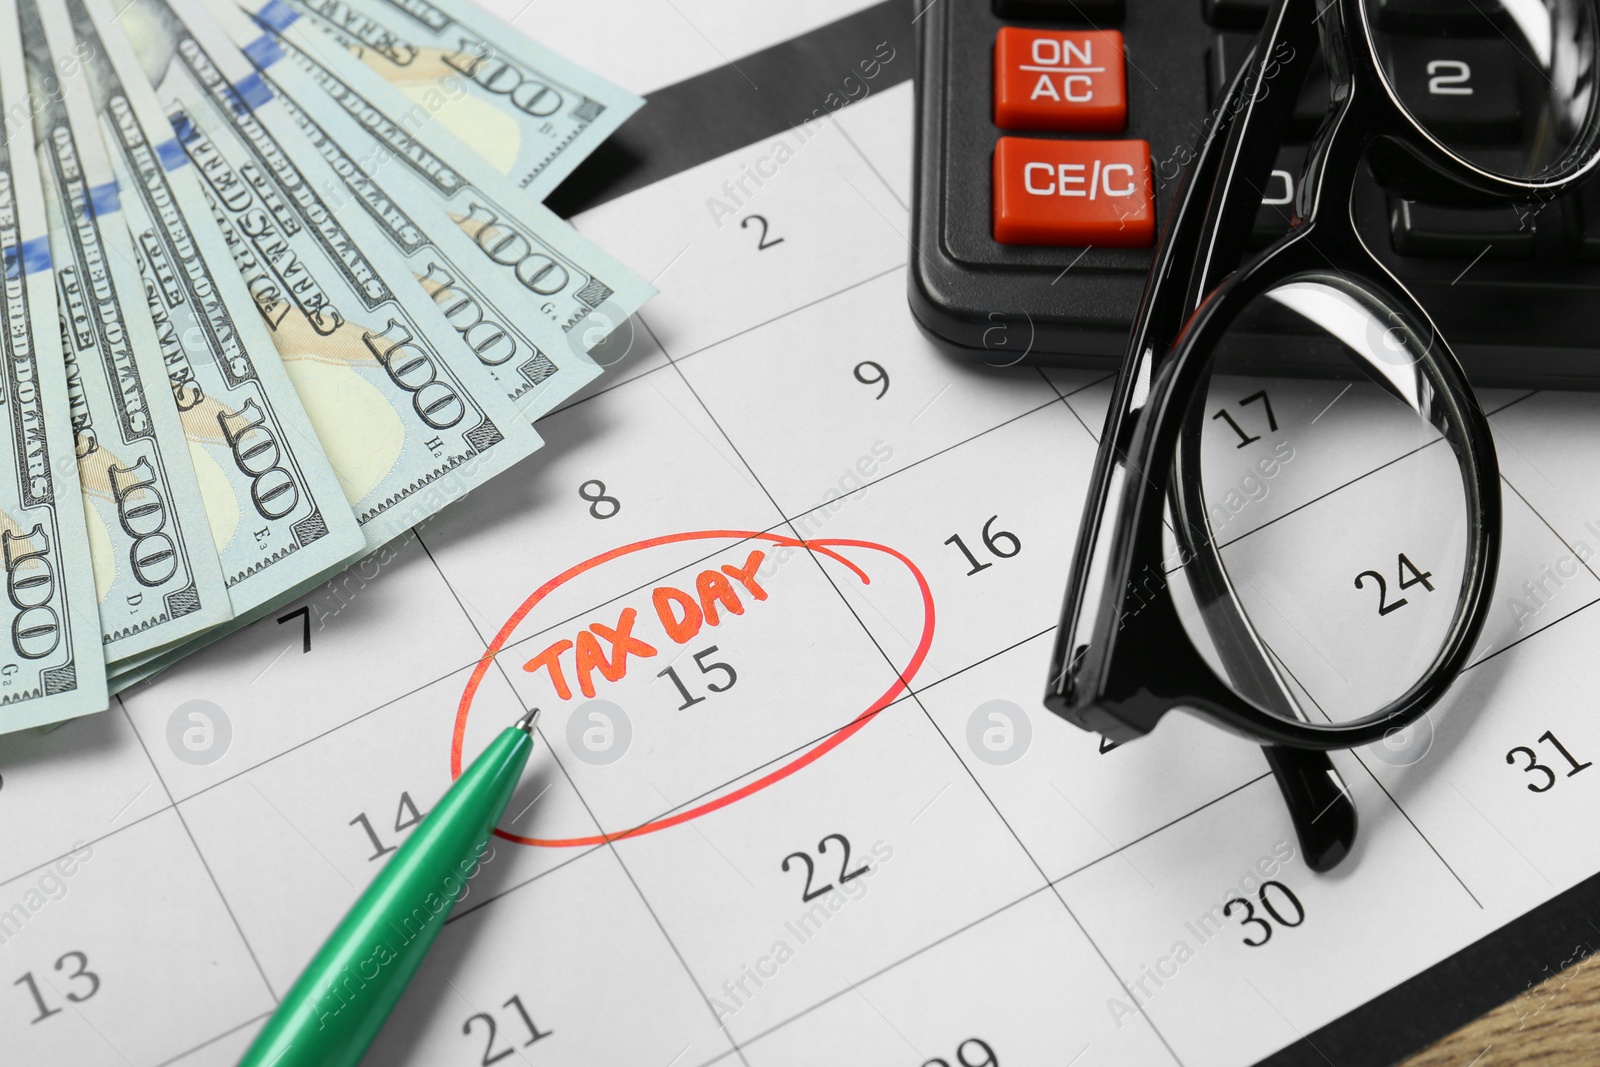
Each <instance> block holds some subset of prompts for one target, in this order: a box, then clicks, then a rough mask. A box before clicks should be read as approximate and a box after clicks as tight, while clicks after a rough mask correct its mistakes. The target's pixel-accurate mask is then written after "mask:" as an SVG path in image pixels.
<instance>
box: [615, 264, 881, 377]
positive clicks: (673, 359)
mask: <svg viewBox="0 0 1600 1067" xmlns="http://www.w3.org/2000/svg"><path fill="white" fill-rule="evenodd" d="M905 269H906V261H905V260H903V259H902V260H900V261H899V262H898V263H896V264H894V265H893V266H891V267H885V268H884V269H883V270H880V271H877V272H875V273H873V274H869V275H867V276H866V277H865V278H859V279H857V280H856V281H853V282H851V283H850V284H849V285H845V286H841V287H840V288H838V289H835V290H833V291H832V292H829V293H824V294H823V295H822V296H819V297H816V298H815V299H812V300H808V301H806V302H805V303H804V304H797V305H795V306H794V307H792V308H788V309H786V310H784V311H781V312H779V313H778V314H776V315H773V316H771V317H770V318H766V319H762V320H761V321H760V322H757V323H752V324H751V325H749V326H743V327H740V329H739V330H738V331H736V332H734V333H730V334H728V336H726V337H719V338H717V339H716V340H715V341H708V342H707V343H705V344H703V345H701V346H700V347H699V348H691V349H689V351H687V352H684V353H683V354H682V355H678V356H674V355H671V354H670V353H668V352H667V348H666V345H664V344H662V343H661V338H660V337H659V336H658V335H657V334H656V332H655V330H654V329H651V328H650V327H648V326H646V329H649V330H650V336H651V338H652V339H653V340H654V341H655V343H656V345H657V346H658V347H659V348H660V349H661V352H662V354H663V355H665V356H666V357H667V361H668V362H669V363H679V362H682V361H685V360H690V359H693V358H694V357H695V356H698V355H702V354H703V353H706V352H709V351H711V350H712V349H713V348H720V347H721V346H723V345H725V344H727V343H728V342H729V341H736V340H738V339H739V338H741V337H743V336H745V335H746V334H749V333H754V332H755V331H756V330H760V329H765V328H766V327H768V326H771V325H772V324H773V323H775V322H782V321H783V320H784V319H787V318H792V317H793V316H795V315H798V314H799V313H800V312H802V311H806V310H808V309H810V308H814V307H816V306H817V305H818V304H825V303H827V302H828V301H830V300H832V299H834V298H835V297H839V296H843V295H844V294H845V293H849V292H853V291H854V290H856V289H860V288H861V287H862V286H865V285H870V284H872V283H873V282H875V281H877V280H878V279H879V278H884V277H887V276H888V275H890V274H894V273H896V272H897V271H903V270H905ZM634 318H636V319H638V320H639V321H640V322H641V323H644V322H645V321H646V320H645V317H644V312H642V311H641V312H637V313H635V315H634ZM633 380H635V379H632V378H630V379H628V381H633ZM618 384H619V385H627V384H628V382H619V383H618Z"/></svg>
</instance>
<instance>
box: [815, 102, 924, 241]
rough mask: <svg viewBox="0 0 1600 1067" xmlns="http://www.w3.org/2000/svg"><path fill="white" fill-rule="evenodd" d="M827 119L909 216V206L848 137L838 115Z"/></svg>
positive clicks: (874, 164)
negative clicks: (831, 121)
mask: <svg viewBox="0 0 1600 1067" xmlns="http://www.w3.org/2000/svg"><path fill="white" fill-rule="evenodd" d="M829 118H831V119H832V120H833V128H834V129H836V130H838V131H839V134H840V136H842V137H843V138H844V139H845V142H846V143H847V144H849V145H850V147H851V148H853V149H854V150H855V153H856V155H858V156H860V157H861V162H863V163H865V164H866V165H867V169H868V170H870V171H871V172H872V176H873V177H874V178H877V179H878V181H879V183H880V184H882V186H883V188H884V190H885V191H886V192H887V193H888V194H889V195H890V196H892V197H894V202H895V203H897V204H899V205H900V209H901V210H902V211H904V212H906V214H907V215H908V216H909V215H910V213H911V205H910V204H908V203H906V202H905V201H904V200H902V199H900V194H899V193H897V192H896V191H895V188H894V186H892V185H890V184H889V179H888V178H885V177H884V176H883V172H882V171H880V170H879V169H878V165H877V164H876V163H874V162H873V161H872V160H871V159H870V158H868V156H867V154H866V153H865V152H863V151H862V150H861V146H860V145H858V144H856V139H855V138H854V137H851V136H850V131H849V130H847V129H845V127H844V123H842V122H840V121H839V117H838V115H830V116H829ZM908 221H909V219H908Z"/></svg>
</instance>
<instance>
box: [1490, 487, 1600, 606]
mask: <svg viewBox="0 0 1600 1067" xmlns="http://www.w3.org/2000/svg"><path fill="white" fill-rule="evenodd" d="M1500 480H1501V481H1502V482H1505V483H1506V488H1507V489H1510V490H1511V491H1512V492H1513V493H1516V494H1517V499H1518V500H1520V501H1522V502H1523V503H1524V504H1526V505H1527V506H1528V510H1529V511H1531V512H1533V516H1534V518H1536V519H1538V520H1539V521H1540V522H1542V523H1543V524H1544V528H1545V529H1547V530H1549V531H1550V532H1551V533H1552V534H1554V535H1555V538H1556V540H1557V541H1560V542H1561V544H1562V545H1563V546H1564V547H1565V548H1566V550H1567V551H1568V552H1570V553H1572V556H1573V558H1574V559H1576V560H1577V561H1578V565H1579V566H1581V567H1582V568H1583V569H1584V570H1586V571H1588V572H1589V573H1590V574H1591V575H1593V576H1594V577H1595V578H1600V574H1596V573H1595V569H1594V568H1593V567H1591V566H1589V561H1588V560H1586V559H1583V558H1582V557H1581V556H1579V555H1578V550H1577V548H1576V547H1575V546H1574V545H1573V544H1572V542H1570V541H1568V540H1567V539H1566V538H1565V537H1563V536H1561V531H1559V530H1557V529H1556V528H1555V527H1554V526H1552V525H1551V524H1550V520H1549V519H1547V518H1545V517H1544V513H1543V512H1541V511H1540V510H1539V509H1538V508H1536V507H1534V506H1533V501H1531V500H1529V499H1528V498H1527V497H1525V496H1523V495H1522V490H1520V489H1518V488H1517V487H1516V486H1515V485H1513V484H1512V482H1511V479H1510V478H1508V477H1506V476H1505V475H1504V474H1502V475H1501V476H1500ZM1563 617H1565V616H1563ZM1560 621H1561V620H1560V619H1557V620H1556V622H1560ZM1550 625H1551V626H1554V625H1555V623H1554V622H1553V623H1551V624H1550ZM1546 629H1548V627H1546Z"/></svg>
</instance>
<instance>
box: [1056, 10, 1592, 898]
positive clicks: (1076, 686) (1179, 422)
mask: <svg viewBox="0 0 1600 1067" xmlns="http://www.w3.org/2000/svg"><path fill="white" fill-rule="evenodd" d="M1319 2H1320V6H1319ZM1390 3H1392V0H1276V3H1275V4H1274V6H1273V8H1272V10H1271V13H1270V14H1269V16H1268V18H1267V22H1266V27H1265V29H1263V31H1262V33H1261V36H1260V37H1259V38H1258V39H1257V41H1256V45H1255V49H1254V51H1253V53H1252V55H1251V58H1250V60H1249V61H1247V62H1246V63H1245V64H1244V65H1243V67H1242V68H1241V70H1240V72H1239V74H1238V75H1237V76H1236V78H1235V79H1234V81H1233V84H1232V85H1231V86H1230V88H1229V90H1228V92H1227V94H1226V96H1225V98H1224V102H1223V104H1222V105H1221V106H1220V107H1219V109H1218V111H1217V113H1216V114H1215V115H1214V116H1213V118H1212V121H1211V122H1210V124H1209V125H1208V128H1207V131H1206V134H1205V136H1204V137H1203V138H1202V139H1201V142H1200V144H1199V146H1198V149H1197V151H1196V152H1195V153H1194V155H1193V156H1192V158H1191V160H1190V162H1189V163H1188V165H1187V166H1186V168H1185V171H1184V175H1183V178H1182V181H1181V184H1180V186H1179V188H1178V192H1177V196H1176V203H1175V207H1174V209H1173V212H1172V214H1171V216H1170V217H1169V218H1168V220H1167V222H1166V225H1165V228H1164V230H1163V232H1162V236H1161V240H1160V244H1159V246H1158V248H1157V252H1156V257H1155V262H1154V264H1153V266H1152V268H1151V272H1150V278H1149V282H1148V283H1147V286H1146V290H1145V295H1144V299H1143V301H1142V303H1141V305H1140V308H1139V312H1138V315H1137V317H1136V319H1135V323H1134V328H1133V332H1132V334H1131V337H1130V341H1129V346H1128V354H1127V357H1126V359H1125V360H1124V362H1123V365H1122V370H1121V373H1120V375H1119V378H1118V381H1117V387H1116V391H1115V393H1114V395H1113V398H1112V402H1111V407H1110V410H1109V412H1108V414H1107V417H1106V427H1105V432H1104V434H1103V435H1102V438H1101V443H1100V452H1099V456H1098V458H1097V460H1096V464H1095V471H1094V477H1093V479H1092V481H1091V485H1090V491H1089V497H1088V501H1087V503H1086V506H1085V509H1084V518H1083V525H1082V527H1081V529H1080V532H1079V538H1078V546H1077V551H1076V555H1075V557H1074V566H1073V572H1072V578H1071V581H1070V585H1069V587H1068V589H1067V595H1066V604H1065V607H1064V610H1063V616H1062V624H1061V627H1060V629H1059V631H1058V636H1057V643H1056V648H1055V655H1054V660H1053V663H1052V668H1051V675H1050V680H1049V688H1048V690H1047V693H1046V696H1045V703H1046V705H1047V706H1048V707H1049V708H1050V709H1051V710H1052V711H1054V712H1056V713H1057V714H1058V715H1061V716H1063V717H1064V718H1066V719H1067V720H1069V721H1070V722H1073V723H1075V724H1077V725H1078V726H1081V727H1083V728H1084V729H1087V730H1093V731H1097V732H1099V733H1100V734H1102V735H1104V736H1106V737H1107V738H1110V739H1112V740H1116V741H1125V740H1130V739H1132V738H1135V737H1138V736H1139V735H1141V734H1145V733H1148V732H1149V731H1150V730H1151V729H1152V728H1154V726H1155V725H1156V723H1157V721H1158V720H1159V719H1160V718H1161V717H1162V716H1163V715H1165V714H1166V713H1167V712H1168V711H1171V710H1173V709H1174V708H1182V709H1185V710H1188V711H1190V712H1192V713H1194V714H1197V715H1199V716H1201V717H1202V718H1205V719H1208V720H1210V721H1211V722H1213V723H1215V724H1216V725H1219V726H1222V727H1224V728H1226V729H1229V730H1232V731H1233V732H1235V733H1238V734H1241V735H1243V736H1245V737H1247V738H1250V739H1251V740H1254V741H1258V742H1260V743H1262V744H1263V745H1264V746H1266V748H1265V751H1266V755H1267V760H1268V763H1269V765H1270V766H1271V768H1272V770H1273V772H1274V774H1275V775H1276V777H1277V780H1278V784H1279V787H1280V788H1281V790H1282V792H1283V795H1284V799H1285V800H1286V802H1287V803H1288V805H1289V809H1290V813H1291V815H1292V817H1293V820H1294V824H1295V829H1296V832H1297V834H1298V836H1299V838H1300V842H1301V846H1302V851H1303V855H1304V856H1305V858H1306V861H1307V863H1308V864H1309V865H1310V866H1311V867H1312V868H1313V869H1315V870H1327V869H1329V868H1331V867H1333V866H1334V865H1335V864H1337V863H1338V862H1339V861H1340V860H1341V859H1343V858H1344V856H1345V855H1347V854H1348V853H1349V851H1350V848H1351V846H1352V844H1353V842H1354V839H1355V832H1356V811H1355V806H1354V804H1353V802H1352V801H1351V799H1350V797H1349V794H1348V792H1347V791H1346V789H1345V787H1344V784H1343V782H1342V781H1341V780H1340V779H1339V776H1338V773H1337V772H1336V771H1335V769H1334V767H1333V764H1332V762H1331V761H1330V760H1329V758H1328V755H1327V750H1329V749H1337V748H1350V747H1354V746H1359V745H1366V744H1371V743H1374V742H1379V741H1382V740H1383V739H1384V738H1385V737H1386V736H1387V735H1390V734H1392V733H1393V732H1394V731H1397V730H1401V729H1403V728H1404V727H1406V726H1407V725H1409V724H1410V723H1412V722H1414V721H1415V720H1416V719H1418V718H1419V717H1420V716H1421V715H1422V714H1423V713H1424V712H1425V711H1426V710H1427V709H1428V707H1429V706H1430V705H1432V704H1433V703H1434V702H1435V701H1436V700H1438V698H1439V697H1440V696H1441V695H1442V694H1443V693H1444V692H1445V690H1446V689H1447V688H1448V687H1449V686H1450V685H1451V683H1452V682H1454V680H1455V678H1456V676H1457V675H1458V674H1459V673H1460V672H1461V670H1462V668H1463V667H1464V666H1465V665H1466V662H1467V660H1468V657H1469V656H1470V654H1471V652H1472V650H1473V645H1474V642H1475V641H1476V640H1477V638H1478V635H1479V633H1480V632H1481V630H1482V629H1483V625H1484V622H1485V619H1486V618H1487V615H1488V612H1489V609H1490V602H1491V596H1492V593H1493V585H1494V577H1495V571H1496V568H1497V565H1498V561H1499V550H1500V485H1499V471H1498V466H1497V463H1496V459H1495V450H1494V444H1493V441H1492V439H1491V437H1490V432H1489V425H1488V422H1487V420H1486V419H1485V417H1484V415H1483V412H1482V410H1481V409H1480V408H1479V407H1478V405H1477V402H1476V400H1475V399H1474V396H1473V393H1472V390H1471V388H1470V387H1469V386H1468V384H1467V381H1466V378H1465V376H1464V375H1463V373H1462V371H1461V367H1460V364H1459V363H1458V362H1457V361H1456V358H1455V356H1454V354H1453V353H1452V352H1451V350H1450V347H1449V345H1448V343H1446V341H1445V340H1444V338H1442V337H1440V336H1439V335H1438V333H1437V332H1436V330H1435V329H1434V326H1433V323H1432V320H1431V319H1430V318H1429V317H1428V314H1427V312H1426V311H1425V310H1424V309H1423V308H1422V306H1421V305H1420V304H1419V303H1418V302H1417V300H1416V299H1415V298H1414V297H1413V296H1412V295H1411V293H1410V292H1408V291H1407V290H1406V288H1405V286H1403V285H1402V284H1401V283H1400V282H1399V281H1398V280H1397V279H1396V278H1395V277H1394V275H1393V274H1391V273H1390V272H1389V271H1388V270H1387V269H1386V268H1385V267H1384V266H1383V264H1382V263H1381V262H1380V260H1379V259H1378V258H1377V257H1376V256H1375V255H1374V254H1373V252H1372V251H1371V250H1370V249H1368V248H1367V246H1366V245H1365V244H1364V243H1363V242H1362V240H1361V238H1360V236H1359V235H1358V231H1357V228H1356V225H1355V211H1356V203H1355V192H1356V188H1357V177H1358V175H1359V172H1360V168H1362V167H1363V166H1370V167H1371V169H1372V171H1373V173H1374V174H1375V175H1376V176H1377V177H1378V179H1379V181H1380V183H1381V184H1382V185H1383V186H1384V187H1385V188H1386V189H1387V190H1388V191H1389V192H1390V193H1391V194H1392V195H1395V196H1398V197H1405V198H1411V199H1423V200H1429V201H1433V202H1442V203H1450V204H1457V205H1494V204H1506V203H1514V204H1521V205H1523V210H1524V211H1525V212H1527V213H1535V212H1537V211H1539V210H1540V209H1542V208H1543V207H1544V206H1545V205H1547V204H1548V203H1549V202H1550V201H1551V200H1552V199H1553V198H1554V197H1556V196H1558V195H1560V194H1561V193H1563V192H1565V191H1567V190H1569V189H1571V188H1573V187H1574V186H1575V185H1576V184H1577V183H1579V182H1580V181H1582V180H1583V179H1584V178H1585V177H1586V176H1587V175H1588V174H1589V173H1590V172H1591V171H1592V170H1594V169H1595V167H1596V165H1597V160H1600V108H1597V101H1596V85H1595V77H1596V74H1597V70H1596V62H1595V61H1596V42H1597V34H1596V22H1597V10H1596V0H1463V3H1462V5H1461V6H1462V9H1463V10H1462V15H1461V20H1460V21H1461V22H1462V25H1463V27H1465V28H1466V29H1467V31H1468V32H1469V33H1470V32H1474V31H1476V32H1478V33H1480V34H1482V35H1483V36H1485V37H1488V38H1491V39H1493V40H1495V41H1501V40H1503V41H1504V42H1505V47H1504V49H1503V55H1504V57H1505V62H1504V63H1503V64H1497V67H1496V69H1495V70H1494V71H1492V72H1485V71H1480V72H1479V74H1478V76H1477V77H1476V78H1475V77H1474V73H1473V70H1472V68H1471V65H1470V63H1469V62H1468V61H1466V60H1450V59H1437V58H1434V59H1431V60H1430V61H1429V62H1428V63H1427V64H1426V67H1425V68H1424V69H1421V70H1413V69H1411V68H1410V67H1408V66H1406V65H1405V64H1404V56H1405V50H1404V48H1403V42H1402V43H1401V44H1396V42H1394V41H1392V40H1385V39H1383V38H1380V36H1379V35H1378V34H1377V33H1376V32H1375V25H1374V23H1375V21H1376V12H1375V9H1376V8H1378V7H1380V6H1385V5H1387V4H1390ZM1474 20H1477V21H1474ZM1319 36H1320V41H1321V47H1322V55H1323V57H1324V60H1325V62H1326V65H1327V69H1328V73H1329V77H1330V82H1331V90H1332V91H1331V107H1330V111H1329V113H1328V116H1327V118H1326V119H1325V120H1324V122H1323V125H1322V127H1321V130H1320V131H1319V133H1318V134H1317V136H1316V138H1315V140H1314V142H1313V144H1312V146H1311V149H1310V151H1309V153H1308V156H1307V161H1306V164H1305V169H1304V172H1303V173H1302V174H1301V175H1300V180H1299V181H1298V183H1296V184H1295V186H1294V187H1295V189H1296V190H1297V193H1296V197H1295V201H1294V208H1293V217H1292V222H1291V226H1290V229H1289V231H1288V233H1286V234H1285V235H1284V236H1283V237H1281V238H1280V239H1278V240H1277V241H1276V242H1275V243H1273V244H1272V245H1271V246H1270V247H1268V248H1267V249H1266V250H1265V251H1263V252H1261V253H1259V254H1257V255H1254V256H1252V257H1250V258H1248V260H1247V259H1246V252H1247V245H1248V241H1249V238H1250V233H1251V228H1252V222H1253V220H1254V218H1255V215H1256V212H1257V211H1258V209H1259V208H1260V205H1261V202H1262V199H1263V190H1265V189H1266V188H1267V187H1268V182H1269V178H1270V176H1271V171H1272V168H1273V164H1274V161H1275V159H1276V157H1277V155H1278V152H1279V149H1280V148H1281V146H1282V144H1283V135H1284V132H1285V130H1286V129H1287V128H1288V126H1289V123H1290V120H1291V118H1292V113H1293V108H1294V104H1295V99H1296V96H1297V92H1298V90H1299V88H1300V85H1301V83H1302V82H1303V81H1304V80H1305V77H1306V73H1307V71H1308V69H1309V68H1310V67H1311V65H1312V63H1313V55H1314V53H1315V51H1316V47H1317V42H1318V38H1319ZM1495 47H1500V46H1499V45H1498V44H1497V45H1496V46H1495ZM1431 54H1432V55H1435V56H1437V55H1438V53H1437V52H1435V53H1431ZM1472 55H1473V56H1474V57H1476V56H1478V55H1481V50H1480V51H1479V52H1473V53H1472ZM1486 75H1492V77H1489V76H1486ZM1485 85H1488V86H1490V87H1491V88H1490V90H1488V91H1493V90H1492V87H1493V86H1500V89H1501V91H1505V87H1506V86H1511V87H1512V89H1513V90H1514V91H1516V92H1517V93H1518V94H1519V96H1520V97H1521V99H1522V100H1523V101H1524V104H1525V105H1526V104H1527V103H1529V102H1532V101H1537V102H1538V104H1537V106H1535V107H1526V106H1525V108H1524V110H1525V112H1526V113H1527V116H1528V117H1527V118H1526V119H1525V127H1524V130H1523V135H1524V136H1523V140H1522V147H1521V148H1519V149H1516V150H1507V149H1502V148H1495V147H1489V148H1483V147H1479V146H1475V145H1473V144H1472V143H1470V131H1467V133H1466V134H1464V133H1463V132H1462V131H1461V130H1460V129H1458V128H1457V127H1456V126H1455V125H1454V124H1453V123H1452V122H1451V121H1450V114H1451V111H1450V107H1449V105H1451V104H1454V103H1458V102H1459V100H1460V98H1461V97H1464V96H1470V95H1471V94H1472V93H1474V92H1483V91H1486V90H1485V89H1484V88H1483V87H1484V86H1485ZM1441 101H1442V102H1443V104H1444V105H1446V106H1442V107H1441V106H1440V103H1441ZM1502 103H1503V101H1502ZM1241 264H1242V265H1241Z"/></svg>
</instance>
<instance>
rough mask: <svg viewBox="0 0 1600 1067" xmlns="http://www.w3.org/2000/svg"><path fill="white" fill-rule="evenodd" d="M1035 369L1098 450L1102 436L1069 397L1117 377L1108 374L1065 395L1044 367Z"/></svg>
mask: <svg viewBox="0 0 1600 1067" xmlns="http://www.w3.org/2000/svg"><path fill="white" fill-rule="evenodd" d="M1033 369H1034V370H1036V371H1038V372H1039V377H1040V378H1041V379H1042V380H1043V381H1044V384H1046V385H1048V386H1049V387H1050V388H1051V389H1053V390H1054V391H1055V394H1056V396H1058V397H1060V398H1061V401H1062V403H1064V404H1066V405H1067V410H1068V411H1070V412H1072V417H1073V418H1075V419H1077V420H1078V425H1079V426H1082V427H1083V429H1084V432H1085V433H1087V434H1088V435H1089V440H1091V441H1093V442H1094V443H1095V447H1097V448H1098V447H1099V445H1100V435H1099V434H1097V433H1095V432H1094V430H1093V429H1091V428H1090V426H1089V424H1088V423H1087V422H1084V421H1083V416H1082V415H1080V414H1079V413H1078V409H1077V408H1075V407H1073V406H1072V402H1071V401H1069V400H1068V399H1067V397H1069V396H1076V395H1077V394H1078V393H1081V392H1083V391H1084V390H1085V389H1088V388H1091V387H1092V386H1096V385H1099V384H1100V383H1101V382H1104V381H1109V380H1110V379H1112V378H1114V377H1116V376H1115V375H1114V374H1106V375H1103V376H1102V377H1099V378H1096V379H1095V380H1094V381H1092V382H1090V383H1089V384H1088V385H1084V386H1079V387H1078V388H1077V389H1073V390H1072V391H1071V392H1066V393H1063V392H1062V391H1061V387H1060V386H1059V385H1057V384H1056V383H1055V379H1053V378H1051V377H1050V375H1048V374H1046V373H1045V371H1044V368H1043V367H1040V366H1035V367H1034V368H1033Z"/></svg>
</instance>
